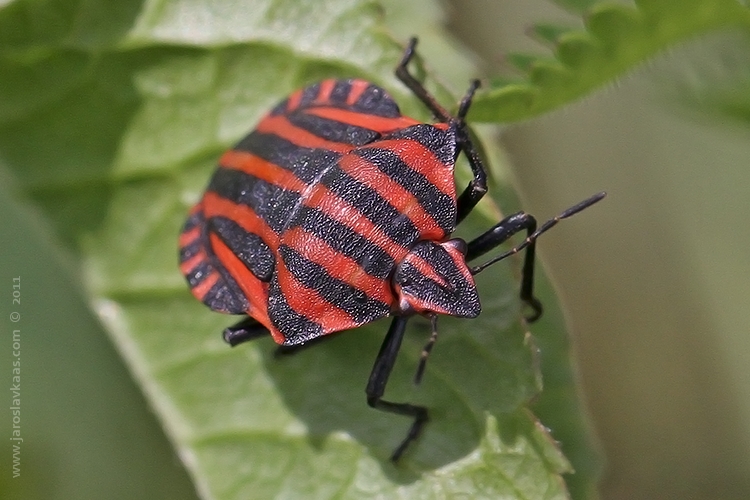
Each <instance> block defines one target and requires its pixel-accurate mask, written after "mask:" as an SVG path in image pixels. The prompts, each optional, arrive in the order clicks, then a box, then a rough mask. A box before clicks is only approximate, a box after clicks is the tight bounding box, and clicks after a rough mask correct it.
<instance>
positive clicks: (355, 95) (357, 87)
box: [346, 80, 370, 106]
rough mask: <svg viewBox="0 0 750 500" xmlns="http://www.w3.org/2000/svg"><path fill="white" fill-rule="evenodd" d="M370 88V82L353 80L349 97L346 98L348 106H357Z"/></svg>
mask: <svg viewBox="0 0 750 500" xmlns="http://www.w3.org/2000/svg"><path fill="white" fill-rule="evenodd" d="M369 86H370V82H366V81H364V80H353V81H352V87H351V90H350V91H349V95H348V96H347V97H346V104H348V105H349V106H354V104H356V102H357V101H358V100H359V98H360V97H361V96H362V94H363V93H364V92H365V90H367V87H369Z"/></svg>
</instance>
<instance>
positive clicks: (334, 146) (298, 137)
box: [256, 116, 354, 153]
mask: <svg viewBox="0 0 750 500" xmlns="http://www.w3.org/2000/svg"><path fill="white" fill-rule="evenodd" d="M256 130H257V131H258V132H260V133H262V134H274V135H277V136H279V137H281V138H283V139H285V140H287V141H289V142H291V143H293V144H295V145H297V146H300V147H303V148H319V149H328V150H331V151H336V152H339V153H345V152H347V151H351V150H352V149H353V148H354V146H352V145H351V144H344V143H339V142H333V141H327V140H325V139H322V138H320V137H318V136H317V135H315V134H312V133H310V132H308V131H307V130H304V129H301V128H299V127H295V126H294V125H292V123H291V122H289V120H287V119H286V118H285V117H284V116H268V117H266V118H265V119H264V120H263V121H261V122H260V124H258V128H257V129H256Z"/></svg>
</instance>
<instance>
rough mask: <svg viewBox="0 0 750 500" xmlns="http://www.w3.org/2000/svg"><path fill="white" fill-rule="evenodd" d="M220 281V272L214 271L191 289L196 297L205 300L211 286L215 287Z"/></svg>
mask: <svg viewBox="0 0 750 500" xmlns="http://www.w3.org/2000/svg"><path fill="white" fill-rule="evenodd" d="M218 281H219V273H217V272H216V271H212V272H211V273H210V274H209V275H208V276H206V277H205V278H203V281H201V282H200V283H198V284H197V285H195V286H194V287H193V288H192V289H191V290H190V291H191V292H193V295H194V296H195V298H197V299H198V300H200V301H201V302H203V298H204V297H205V296H206V294H207V293H208V291H209V290H211V287H213V286H214V285H215V284H216V283H217V282H218Z"/></svg>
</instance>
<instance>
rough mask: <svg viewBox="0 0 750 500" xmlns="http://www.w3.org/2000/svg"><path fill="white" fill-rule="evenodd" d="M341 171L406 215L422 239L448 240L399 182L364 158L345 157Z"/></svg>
mask: <svg viewBox="0 0 750 500" xmlns="http://www.w3.org/2000/svg"><path fill="white" fill-rule="evenodd" d="M339 166H340V167H341V170H343V171H344V172H346V173H347V174H348V175H349V176H351V177H352V178H354V179H356V180H358V181H359V182H361V183H363V184H365V185H367V186H369V187H370V188H371V189H373V190H374V191H375V192H376V193H378V194H379V195H380V196H381V197H383V199H385V200H387V201H388V203H390V204H391V205H392V206H393V207H394V208H395V209H396V210H398V212H399V213H402V214H404V215H406V216H407V217H408V218H409V220H410V221H411V222H412V224H414V226H415V227H416V228H417V230H419V233H420V236H421V238H422V239H430V240H439V239H442V238H443V237H445V231H443V230H442V229H440V224H439V223H438V222H437V221H436V220H435V219H434V218H433V217H432V216H431V215H430V214H429V213H428V212H427V211H425V209H424V207H422V204H421V203H420V202H419V200H418V199H417V198H416V197H415V196H414V195H413V194H411V193H410V192H409V191H407V190H406V189H404V187H403V186H402V185H401V184H399V183H398V182H396V181H394V180H393V179H392V178H391V177H389V176H388V175H386V174H385V173H384V172H383V171H382V170H380V169H379V168H377V167H376V166H375V165H373V164H372V163H370V162H368V161H367V160H365V159H364V158H361V157H359V156H355V155H346V156H343V157H342V158H341V160H339Z"/></svg>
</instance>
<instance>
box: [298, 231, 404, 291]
mask: <svg viewBox="0 0 750 500" xmlns="http://www.w3.org/2000/svg"><path fill="white" fill-rule="evenodd" d="M284 244H286V245H289V246H290V247H291V248H293V249H294V250H296V251H297V252H299V253H300V254H301V255H302V256H304V257H305V258H306V259H307V260H309V261H311V262H314V263H315V264H318V265H320V266H321V267H323V268H324V269H325V270H326V272H327V273H328V274H329V275H331V277H333V278H336V279H338V280H341V281H343V282H344V283H348V284H349V285H352V286H353V287H354V288H357V289H358V290H361V291H362V292H364V293H365V294H366V295H367V296H368V297H370V298H371V299H374V300H379V301H380V302H384V303H386V304H390V303H391V302H393V293H392V292H391V285H390V282H389V281H387V280H382V279H378V278H375V277H374V276H370V275H369V274H367V273H366V272H365V270H364V269H362V266H360V265H359V264H358V263H357V262H356V261H355V260H353V259H351V258H349V257H347V256H346V255H343V254H341V253H340V252H337V251H336V250H335V249H333V248H332V247H331V246H330V245H329V244H328V242H326V241H325V240H323V239H321V238H318V237H317V236H315V235H314V234H311V233H309V232H307V231H305V230H304V229H302V228H300V227H295V228H293V229H290V230H289V231H287V232H286V233H284Z"/></svg>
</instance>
